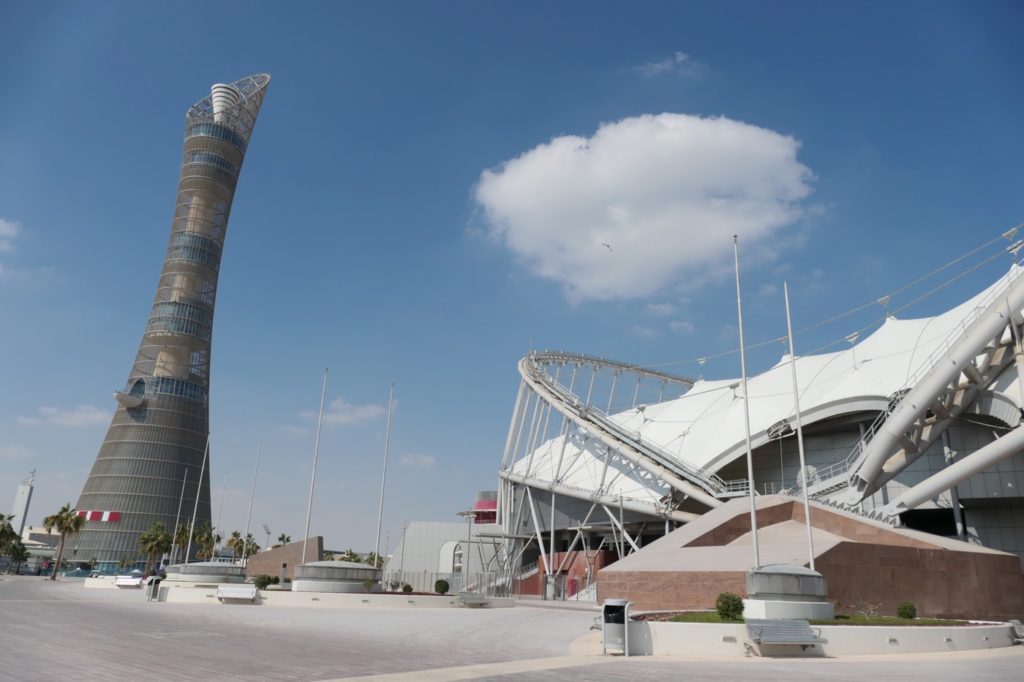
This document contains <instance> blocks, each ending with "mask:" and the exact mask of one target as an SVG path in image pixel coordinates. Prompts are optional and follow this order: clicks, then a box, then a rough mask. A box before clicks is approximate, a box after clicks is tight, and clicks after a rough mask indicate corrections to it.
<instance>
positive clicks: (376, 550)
mask: <svg viewBox="0 0 1024 682" xmlns="http://www.w3.org/2000/svg"><path fill="white" fill-rule="evenodd" d="M394 405H395V385H394V384H393V383H392V384H391V391H390V392H389V393H388V426H387V430H386V431H385V432H384V472H383V473H382V474H381V475H380V508H379V509H378V510H377V534H376V535H375V536H374V543H375V544H374V546H373V556H374V557H375V558H374V561H379V560H380V524H381V522H382V521H383V520H384V483H385V481H387V480H388V446H389V445H390V443H391V410H392V408H393V407H394ZM383 575H384V574H383V573H381V576H382V577H383Z"/></svg>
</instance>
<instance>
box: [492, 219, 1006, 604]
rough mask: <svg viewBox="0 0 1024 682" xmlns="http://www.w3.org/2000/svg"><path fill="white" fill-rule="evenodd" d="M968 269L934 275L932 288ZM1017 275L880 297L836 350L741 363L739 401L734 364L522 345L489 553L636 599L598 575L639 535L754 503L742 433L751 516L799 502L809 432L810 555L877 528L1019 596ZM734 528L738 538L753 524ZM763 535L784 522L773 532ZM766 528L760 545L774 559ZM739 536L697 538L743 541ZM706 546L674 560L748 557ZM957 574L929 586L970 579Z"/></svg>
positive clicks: (553, 582)
mask: <svg viewBox="0 0 1024 682" xmlns="http://www.w3.org/2000/svg"><path fill="white" fill-rule="evenodd" d="M1015 237H1016V230H1011V231H1009V232H1007V233H1005V234H1003V235H1002V237H1001V238H997V239H996V240H993V241H992V242H989V244H987V245H985V246H986V247H988V248H990V249H991V248H994V250H995V255H993V256H992V257H990V258H988V260H986V261H984V262H983V263H982V264H981V265H985V264H990V263H993V262H997V261H998V259H999V258H1003V259H1004V260H1003V261H1002V262H1003V263H1005V262H1006V260H1005V259H1006V255H1005V254H1006V252H1009V253H1010V254H1011V255H1012V256H1013V257H1014V258H1016V255H1017V252H1018V250H1019V248H1020V242H1016V243H1014V239H1015ZM1004 240H1005V241H1004ZM1008 245H1009V248H1008V249H1007V246H1008ZM981 248H982V247H979V250H980V249H981ZM977 251H978V250H975V251H974V252H972V254H974V253H976V252H977ZM962 261H963V257H962V258H959V259H957V260H955V261H953V263H952V264H947V265H945V266H942V268H939V270H944V269H946V268H949V267H951V265H953V264H961V265H962ZM978 267H979V266H977V265H976V266H973V267H972V269H971V271H970V272H974V271H976V270H977V268H978ZM992 267H997V266H992ZM966 274H968V271H964V273H962V274H960V275H957V274H951V271H950V270H946V272H945V274H944V275H943V276H944V277H945V278H946V280H945V283H943V284H942V285H941V287H944V286H946V285H947V284H949V283H952V282H955V281H958V280H959V279H960V278H961V277H963V276H964V275H966ZM1021 275H1022V270H1021V268H1020V267H1019V266H1018V265H1017V263H1016V262H1014V263H1013V265H1012V266H1011V267H1010V269H1009V270H1008V271H1005V273H1004V274H1002V276H1000V277H998V279H996V280H995V281H994V282H991V283H990V284H989V285H988V286H987V287H985V288H984V289H983V290H982V291H980V292H977V293H975V294H974V295H972V296H970V298H968V299H967V300H965V301H964V302H963V303H961V304H959V305H956V306H955V307H953V308H951V309H949V310H947V311H945V312H943V313H941V314H939V315H936V316H932V317H923V318H917V319H899V318H898V317H897V315H896V314H895V313H896V312H898V311H889V310H888V308H887V306H888V303H889V299H888V297H883V299H880V300H879V301H878V302H877V305H878V306H879V312H882V311H883V309H884V314H883V316H882V318H881V321H880V323H879V324H877V325H874V327H873V328H870V329H867V330H863V331H862V332H861V333H859V334H856V333H855V334H847V335H844V336H843V337H840V340H845V342H846V343H843V345H842V348H841V349H840V350H833V351H831V352H825V353H811V354H807V355H800V354H799V353H797V355H796V361H795V363H794V362H793V361H792V358H791V357H790V355H789V354H788V353H787V354H785V355H783V356H782V357H781V359H779V361H778V362H777V363H776V364H775V365H774V366H772V367H770V368H769V369H767V371H763V372H760V373H757V374H753V375H751V376H749V377H748V381H747V382H746V386H747V388H746V392H747V395H746V396H744V395H743V387H744V382H743V381H741V379H740V378H725V379H715V380H711V379H703V378H702V379H692V378H688V377H685V376H679V375H676V374H672V373H668V372H663V371H659V370H658V369H652V368H645V367H640V366H636V365H632V364H629V363H625V362H617V361H613V360H608V359H603V358H598V357H592V356H588V355H583V354H576V353H568V352H562V351H557V352H555V351H540V352H530V353H529V354H528V355H527V356H526V357H524V358H522V359H521V360H520V361H519V366H518V368H519V374H520V377H521V382H520V385H519V391H518V395H517V397H516V401H515V407H514V409H513V412H512V417H511V424H510V428H509V432H508V437H507V440H506V444H505V448H504V453H503V456H502V460H501V465H500V473H499V475H500V485H499V491H498V514H497V518H498V524H499V525H500V528H501V531H500V533H498V534H496V535H500V544H501V547H500V551H499V552H498V553H497V555H498V557H499V560H500V563H501V564H502V565H503V566H504V570H505V571H506V572H507V577H508V581H509V582H510V583H518V588H519V590H520V591H521V592H523V593H529V592H534V593H536V594H542V595H544V596H546V597H548V598H556V599H557V598H579V599H595V598H597V597H598V595H600V598H601V599H604V598H606V597H609V596H635V595H630V594H621V593H616V594H613V593H611V592H609V591H608V590H607V589H606V587H601V586H599V585H598V583H603V584H604V585H605V586H607V585H609V584H611V583H610V582H609V581H610V580H611V579H612V578H613V577H615V574H614V572H613V571H614V570H626V569H627V568H630V567H632V569H631V570H639V571H643V570H645V569H644V568H643V565H644V560H643V559H642V557H643V556H645V555H647V554H649V553H648V552H647V551H645V550H646V549H647V548H648V546H651V545H652V543H656V541H659V540H660V539H662V538H665V540H663V541H662V542H658V543H656V544H655V546H652V547H650V553H651V555H652V556H653V554H654V553H656V550H655V547H660V548H661V549H660V550H657V551H661V553H662V554H664V548H665V547H666V546H667V545H666V544H665V543H667V542H670V541H669V540H668V537H667V536H669V535H670V534H672V533H673V532H674V531H675V530H676V529H681V528H683V527H685V526H686V525H689V524H693V525H694V526H695V527H696V524H697V523H698V522H699V521H700V520H701V519H703V518H705V516H706V515H708V514H709V512H712V511H715V513H716V514H718V516H717V517H715V518H720V519H721V520H722V521H721V522H722V523H727V521H726V519H727V517H728V518H729V519H733V520H734V522H733V525H736V523H735V519H741V520H742V519H744V518H745V517H743V516H742V515H737V510H741V511H745V510H746V508H747V507H746V506H744V505H747V504H748V501H747V498H748V471H747V451H748V436H747V434H748V431H749V448H750V451H751V453H752V463H753V481H754V492H755V495H756V497H757V499H758V509H759V511H758V515H764V514H766V513H768V512H765V511H763V510H762V507H771V506H772V505H776V506H778V505H780V504H782V505H784V503H785V502H786V501H787V500H788V501H791V502H793V501H797V500H800V499H802V498H803V493H804V486H805V484H804V479H803V476H802V473H801V467H800V464H799V462H800V459H799V450H800V447H799V442H798V440H799V439H798V438H797V435H798V434H797V432H798V431H802V439H803V449H804V450H805V456H806V462H807V467H806V472H807V473H806V492H807V495H808V497H809V498H810V500H811V501H812V505H813V508H814V509H815V518H816V520H815V523H814V527H815V531H814V532H815V538H814V541H815V549H814V550H812V553H816V552H818V551H819V549H821V548H824V547H833V546H837V544H841V543H839V541H838V540H837V539H836V538H839V540H843V539H844V537H845V539H846V540H849V541H851V542H852V541H853V539H852V538H853V536H855V535H856V536H858V537H860V538H861V539H862V540H863V538H864V537H867V536H868V535H871V536H872V537H877V538H881V539H877V541H872V542H874V545H872V546H873V547H874V546H875V545H879V546H881V545H890V546H900V547H909V546H919V549H918V550H917V551H919V552H928V551H933V550H934V551H936V552H940V553H941V552H945V553H946V554H944V555H941V556H952V555H955V556H956V557H958V561H960V562H961V563H960V564H959V565H964V564H963V561H966V559H965V557H968V558H970V559H971V560H972V561H973V560H974V559H978V560H979V561H982V562H983V563H984V562H997V563H998V564H999V568H998V569H992V567H991V566H989V567H988V568H983V569H979V571H980V573H979V574H978V575H976V576H974V577H973V579H976V580H980V581H982V582H985V581H987V580H989V579H990V577H991V576H989V574H988V573H986V571H991V570H997V572H998V571H1002V572H1003V573H1006V572H1007V571H1008V572H1009V576H1005V575H1004V576H1003V577H1002V578H1001V579H1005V580H1008V581H1009V583H1005V584H1007V585H1009V586H1010V587H1008V588H1006V589H1009V590H1010V592H1011V593H1012V594H1013V595H1017V593H1019V592H1021V584H1022V582H1024V581H1021V564H1020V561H1021V560H1022V559H1024V496H1022V493H1021V489H1022V486H1024V454H1022V448H1024V429H1020V428H1019V426H1020V425H1021V415H1022V406H1024V394H1022V391H1024V384H1022V383H1021V376H1020V375H1021V371H1022V362H1021V355H1020V333H1021V325H1022V323H1024V317H1022V315H1021V311H1022V308H1024V277H1022V276H1021ZM989 281H991V280H989ZM941 287H940V288H941ZM798 340H799V339H798ZM779 341H782V342H785V341H786V338H783V339H779ZM781 347H783V346H780V348H781ZM794 364H795V374H794V372H793V369H794V367H793V366H794ZM738 365H739V363H738V362H737V366H738ZM794 382H795V385H796V387H797V391H796V392H795V391H794ZM795 394H798V395H799V400H796V399H795V398H794V395H795ZM745 403H746V405H745ZM748 410H749V417H748V416H747V413H748V412H747V411H748ZM747 419H749V429H748V428H747V427H746V424H745V421H746V420H747ZM798 425H802V429H798V428H797V427H798ZM737 498H742V500H741V499H737ZM789 506H790V507H792V506H793V505H789ZM724 508H727V509H730V510H733V511H731V512H728V513H727V512H725V511H724ZM790 513H791V512H789V511H787V512H786V514H790ZM802 513H803V512H801V511H797V512H792V515H794V516H793V517H792V518H793V519H796V518H797V516H800V518H802ZM730 514H731V516H730ZM768 515H769V516H770V514H768ZM780 518H781V517H780ZM786 519H787V520H790V516H786ZM818 520H821V521H820V522H821V524H825V525H826V526H828V524H831V526H829V527H828V530H826V529H825V528H824V527H819V525H820V524H819V522H818ZM703 523H704V525H705V526H706V525H707V524H708V523H709V522H708V521H704V522H703ZM743 523H746V524H747V525H746V528H745V532H747V535H749V531H750V526H749V520H746V521H743ZM761 523H762V524H764V522H763V521H762V522H761ZM741 525H742V524H741ZM764 525H770V524H764ZM709 528H710V527H709ZM773 528H774V527H773ZM840 528H842V529H845V530H839V529H840ZM766 530H768V529H766ZM711 532H712V531H711V530H708V533H711ZM772 532H774V533H775V534H776V535H778V534H780V533H781V534H783V535H785V533H783V530H782V526H780V527H778V528H775V530H773V531H772ZM772 532H769V533H768V536H769V539H768V540H767V541H766V542H765V543H764V544H765V547H764V548H762V551H763V552H765V553H767V555H769V557H768V558H769V559H771V556H772V552H773V551H775V550H773V549H772V547H773V544H772V540H771V537H772ZM807 532H808V535H810V530H808V531H807ZM844 533H845V536H844ZM692 534H693V532H692V531H691V535H692ZM726 535H728V534H726ZM740 535H742V533H739V531H737V532H736V533H733V534H732V535H728V538H727V541H728V542H726V541H723V542H718V543H711V542H710V541H704V542H703V543H698V544H704V545H708V544H718V545H725V544H728V543H729V542H739V544H743V543H744V542H746V544H747V546H748V547H749V544H750V538H749V537H747V538H746V540H743V539H738V538H740ZM819 536H821V537H820V538H819ZM709 537H710V536H709ZM723 537H724V536H723ZM781 537H782V536H781V535H780V538H781ZM777 540H778V541H777V542H776V543H775V544H776V545H778V546H779V547H781V546H783V545H786V546H787V547H789V553H790V554H793V555H794V556H789V555H787V554H786V553H785V552H781V553H779V552H776V554H779V556H778V557H776V558H779V559H780V561H783V562H785V561H786V560H788V561H793V560H796V561H797V562H798V563H806V562H807V559H808V556H807V548H806V544H804V545H801V544H800V542H801V541H802V538H799V537H797V535H794V534H793V533H790V534H789V535H787V536H786V537H785V538H782V539H779V538H777ZM755 542H756V540H755ZM830 542H831V543H832V544H829V543H830ZM787 543H788V544H787ZM915 543H916V544H915ZM684 544H685V543H684ZM801 546H802V547H803V549H802V550H800V551H796V550H794V549H793V547H797V548H799V547H801ZM866 547H867V545H863V546H862V547H861V548H860V549H861V550H862V553H863V551H866V549H865V548H866ZM922 548H923V549H922ZM684 549H685V548H684ZM690 549H692V547H691V548H690ZM993 550H997V551H993ZM723 551H724V550H723ZM780 551H781V550H780ZM821 551H822V552H823V553H824V550H821ZM893 551H894V552H896V553H899V552H897V551H896V550H893ZM900 551H902V550H900ZM801 553H802V558H801ZM883 553H884V552H883ZM694 556H696V555H694ZM701 556H702V557H704V558H701V559H694V558H693V557H690V558H689V559H685V561H691V560H692V561H695V562H696V563H695V565H696V564H701V562H704V563H703V564H701V565H703V566H704V568H705V569H707V570H708V571H711V572H714V571H733V572H734V573H735V572H737V571H740V572H742V570H746V569H749V568H750V562H749V553H747V554H744V555H743V557H744V558H743V559H742V560H740V561H741V562H746V565H745V566H741V565H739V564H738V563H737V560H730V561H732V563H731V564H730V563H729V561H725V563H726V564H729V565H728V566H725V565H722V566H719V565H716V564H715V561H717V559H714V558H707V557H705V556H704V555H701ZM723 556H724V555H723ZM924 556H925V555H924V554H920V555H919V559H918V560H919V561H924V560H925V559H921V558H920V557H924ZM929 556H930V555H929ZM935 556H936V557H939V556H940V554H936V555H935ZM997 557H998V559H997ZM763 558H764V556H762V559H763ZM1011 560H1012V561H1011ZM664 561H665V562H668V563H664V562H663V563H664V565H661V566H660V567H655V565H654V564H652V565H651V566H649V567H648V568H649V570H652V571H661V572H664V571H685V570H688V569H686V568H685V566H684V565H683V563H684V557H683V556H682V555H679V557H677V558H676V559H665V560H664ZM723 561H724V559H723ZM934 562H935V563H936V565H937V562H939V559H935V560H934ZM1008 562H1009V563H1008ZM657 563H658V562H655V564H657ZM762 563H766V562H762ZM826 563H827V562H826ZM954 563H955V562H954ZM812 565H813V562H812ZM994 565H995V564H992V566H994ZM1008 566H1009V567H1010V568H1007V567H1008ZM606 567H608V568H606ZM602 569H604V570H602ZM694 570H696V569H694ZM863 570H867V571H870V570H872V566H871V565H870V564H865V566H864V567H863ZM951 570H952V571H953V573H954V574H952V575H949V576H946V577H944V578H941V579H939V578H936V579H935V580H933V581H932V582H931V585H930V586H929V589H932V590H933V591H934V590H936V589H939V590H943V589H947V587H948V585H946V583H944V582H943V581H944V580H948V581H955V580H958V579H961V580H962V579H963V577H964V576H963V574H961V575H960V576H957V575H955V573H956V569H951ZM599 572H600V573H601V575H600V576H599V575H598V573H599ZM905 572H906V571H905ZM986 576H989V577H986ZM827 577H829V580H830V581H832V582H835V580H836V579H838V578H836V579H834V578H833V576H827ZM677 578H678V576H677ZM606 579H607V580H606ZM840 582H841V581H840ZM1001 584H1003V583H1001ZM709 589H710V588H709ZM911 589H912V588H911ZM627 592H628V590H627ZM1005 594H1006V593H1005V592H1004V595H1005ZM1017 596H1019V595H1017ZM705 597H706V595H705ZM993 598H994V599H995V598H997V596H996V595H993ZM1016 598H1017V597H1016V596H1014V597H1013V599H1016ZM684 601H685V600H684ZM697 601H700V600H699V599H698V600H697ZM924 601H927V600H926V599H925V600H924ZM690 605H691V606H693V605H698V606H699V605H700V604H690ZM704 606H706V604H705V605H704ZM931 610H932V611H934V612H947V613H948V612H955V611H959V612H961V613H963V612H964V609H962V608H957V607H955V606H948V605H947V606H936V607H935V608H933V609H931Z"/></svg>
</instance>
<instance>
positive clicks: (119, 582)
mask: <svg viewBox="0 0 1024 682" xmlns="http://www.w3.org/2000/svg"><path fill="white" fill-rule="evenodd" d="M142 583H143V578H142V576H134V575H119V576H117V577H116V578H114V585H116V586H117V587H142Z"/></svg>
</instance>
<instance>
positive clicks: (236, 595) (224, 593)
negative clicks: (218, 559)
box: [217, 585, 259, 604]
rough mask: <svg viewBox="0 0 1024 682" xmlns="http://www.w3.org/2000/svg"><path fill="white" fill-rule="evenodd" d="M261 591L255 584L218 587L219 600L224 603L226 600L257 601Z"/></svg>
mask: <svg viewBox="0 0 1024 682" xmlns="http://www.w3.org/2000/svg"><path fill="white" fill-rule="evenodd" d="M258 596H259V591H258V590H257V589H256V586H255V585H219V586H218V587H217V600H218V601H219V602H220V603H221V604H223V603H225V602H226V601H247V602H249V603H255V601H256V598H257V597H258Z"/></svg>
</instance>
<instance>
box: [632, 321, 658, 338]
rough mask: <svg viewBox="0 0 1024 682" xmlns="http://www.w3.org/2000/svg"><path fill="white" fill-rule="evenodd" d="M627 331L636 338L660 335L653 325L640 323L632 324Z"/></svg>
mask: <svg viewBox="0 0 1024 682" xmlns="http://www.w3.org/2000/svg"><path fill="white" fill-rule="evenodd" d="M629 333H630V334H632V335H633V336H635V337H636V338H638V339H653V338H655V337H656V336H660V333H659V332H658V330H657V329H654V328H653V327H645V326H644V325H641V324H634V325H633V326H632V327H630V328H629Z"/></svg>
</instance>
